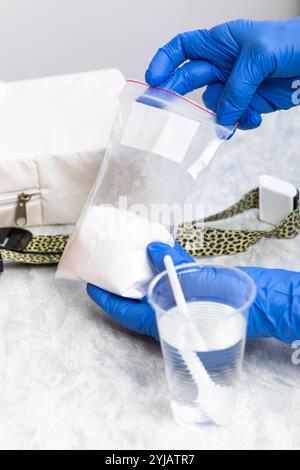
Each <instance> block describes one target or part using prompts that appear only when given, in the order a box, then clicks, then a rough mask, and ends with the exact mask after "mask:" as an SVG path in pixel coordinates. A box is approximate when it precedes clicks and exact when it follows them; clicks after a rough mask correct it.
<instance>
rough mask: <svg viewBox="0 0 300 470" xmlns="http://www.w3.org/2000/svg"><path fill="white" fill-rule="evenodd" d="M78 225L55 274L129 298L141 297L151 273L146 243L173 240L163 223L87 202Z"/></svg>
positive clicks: (169, 242) (171, 241)
mask: <svg viewBox="0 0 300 470" xmlns="http://www.w3.org/2000/svg"><path fill="white" fill-rule="evenodd" d="M78 225H79V226H78V227H76V228H75V231H74V233H73V235H72V238H71V240H70V242H69V243H68V245H67V247H66V249H65V252H64V254H63V256H62V259H61V261H60V263H59V266H58V269H57V273H56V277H57V278H60V277H63V278H68V279H82V280H84V281H86V282H89V283H91V284H94V285H96V286H98V287H101V288H102V289H105V290H107V291H109V292H113V293H115V294H118V295H121V296H124V297H129V298H135V299H138V298H141V297H143V296H144V295H145V285H146V284H147V283H148V282H149V280H150V279H151V278H152V277H153V272H152V270H151V267H150V265H149V262H148V259H147V253H146V249H147V245H148V244H149V243H151V242H153V241H160V242H164V243H168V244H170V245H171V246H172V245H173V243H174V241H173V238H172V236H171V234H170V233H169V232H168V230H167V229H166V228H165V227H164V226H163V225H161V224H159V223H153V222H150V221H149V220H148V219H146V218H144V217H141V216H138V215H136V214H134V213H132V212H129V211H126V210H123V209H117V208H114V207H112V206H109V207H108V206H90V207H89V208H87V210H86V211H85V213H84V215H83V218H82V219H81V221H80V223H79V224H78Z"/></svg>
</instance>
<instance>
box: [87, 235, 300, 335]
mask: <svg viewBox="0 0 300 470" xmlns="http://www.w3.org/2000/svg"><path fill="white" fill-rule="evenodd" d="M148 255H149V260H150V262H151V265H152V268H153V271H154V273H155V274H157V273H159V272H161V271H164V269H165V268H164V263H163V260H164V257H165V256H166V255H170V256H171V257H172V259H173V261H174V264H175V265H179V264H183V263H190V262H191V261H193V259H192V258H191V257H190V256H189V255H188V254H187V253H186V252H185V251H184V250H183V248H182V247H181V246H180V245H179V244H178V243H177V242H176V244H175V247H174V248H171V247H170V246H169V245H165V244H164V243H158V242H155V243H151V244H150V245H149V246H148ZM239 269H241V270H242V271H244V272H245V273H247V274H248V275H249V276H250V277H251V278H252V279H253V280H254V282H255V283H256V287H257V296H256V300H255V302H254V304H253V306H252V307H251V309H250V313H249V324H248V338H249V339H254V338H270V337H274V338H277V339H279V340H280V341H283V342H285V343H292V342H293V341H294V340H296V339H300V273H297V272H291V271H285V270H283V269H265V268H249V267H240V268H239ZM87 292H88V294H89V295H90V297H91V298H92V299H93V300H94V301H95V302H96V303H97V304H98V305H99V306H100V307H101V308H102V309H103V310H104V311H105V312H107V313H108V314H109V315H110V316H111V317H113V318H114V319H115V320H117V321H118V322H119V323H120V324H121V325H123V326H124V327H125V328H128V329H130V330H133V331H136V332H138V333H142V334H144V335H148V336H153V337H154V338H155V339H158V330H157V325H156V320H155V314H154V311H153V310H152V308H151V307H150V305H149V304H148V302H147V300H146V299H145V298H144V299H143V300H140V301H139V300H131V299H124V297H119V296H117V295H114V294H110V293H108V292H106V291H104V290H102V289H99V288H98V287H95V286H92V285H91V284H88V286H87Z"/></svg>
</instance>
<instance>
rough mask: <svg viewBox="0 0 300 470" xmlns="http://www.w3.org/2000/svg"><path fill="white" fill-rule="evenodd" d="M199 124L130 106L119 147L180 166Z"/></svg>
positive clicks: (146, 107)
mask: <svg viewBox="0 0 300 470" xmlns="http://www.w3.org/2000/svg"><path fill="white" fill-rule="evenodd" d="M198 126H199V123H198V122H197V121H193V120H192V119H189V118H186V117H184V116H181V115H179V114H176V113H172V112H170V111H167V110H165V109H159V108H154V107H152V106H148V105H145V104H142V103H138V102H134V103H133V104H132V107H131V110H130V113H129V116H128V118H127V122H126V124H125V128H124V132H123V136H122V139H121V144H123V145H127V146H128V147H133V148H136V149H139V150H145V151H147V152H152V153H156V154H158V155H161V156H162V157H165V158H168V159H170V160H173V161H174V162H177V163H181V162H182V161H183V159H184V157H185V155H186V152H187V150H188V148H189V146H190V144H191V142H192V140H193V138H194V136H195V134H196V132H197V129H198Z"/></svg>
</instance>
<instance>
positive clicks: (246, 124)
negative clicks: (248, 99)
mask: <svg viewBox="0 0 300 470" xmlns="http://www.w3.org/2000/svg"><path fill="white" fill-rule="evenodd" d="M261 123H262V117H261V115H260V114H259V113H257V112H256V111H254V110H253V109H251V108H249V109H248V110H247V111H246V112H245V113H244V114H243V115H242V117H241V119H240V121H239V126H238V127H239V129H242V130H251V129H256V128H257V127H259V126H260V125H261Z"/></svg>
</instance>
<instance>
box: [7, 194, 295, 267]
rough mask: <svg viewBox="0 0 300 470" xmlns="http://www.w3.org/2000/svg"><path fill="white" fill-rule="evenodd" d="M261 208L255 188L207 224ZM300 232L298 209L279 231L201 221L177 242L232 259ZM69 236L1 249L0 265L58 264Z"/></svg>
mask: <svg viewBox="0 0 300 470" xmlns="http://www.w3.org/2000/svg"><path fill="white" fill-rule="evenodd" d="M258 207H259V189H258V188H255V189H253V190H251V191H249V192H248V193H247V194H245V196H243V197H242V198H241V199H240V200H239V201H238V202H237V203H235V204H233V205H232V206H230V207H228V208H227V209H225V210H224V211H221V212H218V213H217V214H214V215H211V216H209V217H206V218H205V219H204V222H214V221H218V220H222V219H226V218H229V217H234V216H235V215H237V214H241V213H242V212H245V211H248V210H250V209H258ZM299 232H300V212H299V208H297V209H295V210H294V211H293V212H291V213H290V214H289V215H288V216H287V217H286V218H285V219H284V220H283V221H282V222H281V223H280V224H279V225H278V226H277V227H274V228H273V229H271V230H266V231H264V230H229V229H224V230H222V229H219V228H214V227H200V226H199V222H198V221H193V222H191V223H189V224H184V225H181V226H180V227H179V229H178V233H177V240H178V242H179V243H180V244H181V245H182V247H183V248H184V249H185V250H186V251H187V252H188V253H189V254H190V255H191V256H194V257H198V256H218V255H230V254H236V253H241V252H243V251H246V250H247V249H248V248H249V247H250V246H251V245H254V244H255V243H257V242H258V241H259V240H261V239H262V238H263V237H266V238H293V237H295V236H296V235H298V234H299ZM67 241H68V235H36V236H33V237H32V240H31V241H30V242H29V244H28V245H27V246H26V248H25V249H24V250H22V251H13V250H7V249H5V248H0V261H1V258H2V260H4V261H15V262H19V263H27V264H57V263H58V262H59V260H60V257H61V254H62V252H63V251H64V248H65V246H66V243H67Z"/></svg>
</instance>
